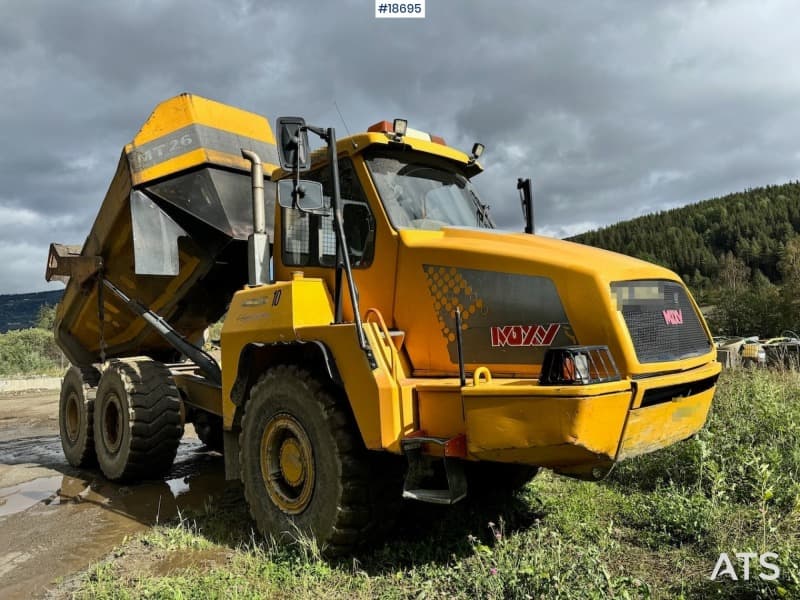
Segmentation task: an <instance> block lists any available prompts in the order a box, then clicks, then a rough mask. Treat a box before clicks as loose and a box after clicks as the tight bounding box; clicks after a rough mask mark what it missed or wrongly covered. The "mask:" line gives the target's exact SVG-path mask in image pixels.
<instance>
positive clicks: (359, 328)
mask: <svg viewBox="0 0 800 600" xmlns="http://www.w3.org/2000/svg"><path fill="white" fill-rule="evenodd" d="M311 131H313V132H314V133H317V132H316V131H314V129H311ZM325 136H326V137H327V140H326V141H327V142H328V158H329V160H330V164H331V180H332V183H333V194H332V197H331V204H332V205H333V206H332V208H333V226H334V228H335V229H336V294H335V297H336V312H335V319H336V322H337V323H340V322H341V321H342V294H341V291H340V290H341V286H342V267H344V275H345V277H346V279H347V287H348V291H349V292H350V302H351V304H352V306H353V318H354V320H355V322H356V335H357V336H358V345H359V346H360V348H361V350H363V351H364V354H365V355H366V357H367V361H368V362H369V365H370V368H372V369H375V368H377V366H378V364H377V362H376V360H375V356H374V355H373V353H372V349H371V348H370V347H369V344H368V343H367V336H366V334H365V333H364V324H363V323H362V322H361V311H360V309H359V305H358V290H356V283H355V281H354V279H353V270H352V268H351V266H350V255H349V254H348V252H347V243H346V241H345V235H344V219H343V215H342V198H341V190H340V187H339V157H338V156H337V151H336V130H335V129H334V128H333V127H329V128H328V129H327V130H326V131H325Z"/></svg>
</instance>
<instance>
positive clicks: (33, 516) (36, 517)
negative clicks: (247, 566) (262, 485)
mask: <svg viewBox="0 0 800 600" xmlns="http://www.w3.org/2000/svg"><path fill="white" fill-rule="evenodd" d="M17 423H18V425H19V426H18V427H17V428H16V431H11V430H10V429H9V428H7V424H6V423H3V424H2V425H1V426H0V590H2V592H1V593H0V596H2V597H3V598H4V599H6V598H10V599H16V598H30V597H40V596H42V595H43V594H45V593H46V591H47V589H48V588H52V587H53V585H54V582H55V580H56V579H58V578H60V577H64V576H67V575H70V574H72V573H74V572H76V571H79V570H81V569H84V568H85V567H87V566H88V565H89V564H91V563H93V562H96V561H98V560H100V559H102V558H103V557H104V556H105V555H107V553H108V552H109V551H110V550H112V549H113V548H114V547H115V546H118V545H119V544H121V543H122V542H123V541H124V539H125V538H126V537H127V536H130V535H132V534H134V533H137V532H139V531H142V530H144V529H146V528H147V527H149V526H152V525H154V524H158V523H163V522H165V521H169V520H172V519H174V518H176V517H177V516H178V515H179V514H180V515H191V514H197V513H202V512H205V510H206V509H207V507H210V506H211V505H213V503H214V502H215V499H216V498H218V497H219V496H220V495H221V494H222V493H223V492H224V490H225V477H224V466H223V459H222V456H221V455H219V454H217V453H214V452H211V451H209V450H208V449H207V448H205V446H203V445H202V444H201V442H200V441H199V440H198V439H197V438H196V437H185V438H184V440H183V441H182V442H181V445H180V447H179V450H178V455H177V457H176V459H175V464H174V466H173V468H172V470H171V472H170V474H169V476H168V477H167V479H166V480H162V481H146V482H141V483H136V484H130V485H119V484H115V483H112V482H109V481H107V480H106V479H105V478H104V477H103V476H102V474H101V473H100V472H99V470H97V469H95V470H78V469H73V468H72V467H70V466H69V465H68V464H67V462H66V460H65V459H64V457H63V453H62V450H61V442H60V440H59V437H58V434H57V431H55V430H54V429H53V428H52V425H51V423H47V422H42V421H36V422H34V423H32V424H31V425H30V426H29V425H28V423H24V424H23V423H21V422H19V421H18V422H17ZM55 425H56V427H57V424H55ZM25 434H27V437H23V436H25ZM187 436H193V431H192V430H191V428H190V427H187Z"/></svg>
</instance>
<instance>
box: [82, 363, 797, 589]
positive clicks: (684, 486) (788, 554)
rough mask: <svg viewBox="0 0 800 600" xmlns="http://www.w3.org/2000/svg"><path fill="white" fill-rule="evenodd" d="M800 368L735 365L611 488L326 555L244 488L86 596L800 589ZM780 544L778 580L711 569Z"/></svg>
mask: <svg viewBox="0 0 800 600" xmlns="http://www.w3.org/2000/svg"><path fill="white" fill-rule="evenodd" d="M798 394H800V376H798V375H797V374H796V373H793V372H779V373H776V372H766V371H752V372H745V371H738V372H737V371H728V372H725V373H724V374H723V377H722V379H721V380H720V386H719V390H718V393H717V396H716V400H715V403H714V405H713V408H712V412H711V415H710V417H709V421H708V424H707V426H706V428H705V429H704V430H703V431H702V432H701V433H700V434H699V435H698V436H697V437H696V438H694V439H691V440H687V441H685V442H682V443H680V444H676V445H674V446H672V447H670V448H667V449H665V450H662V451H660V452H656V453H654V454H650V455H647V456H643V457H639V458H636V459H632V460H630V461H627V462H625V463H623V464H622V465H620V468H618V469H617V470H615V471H614V472H613V473H612V475H611V476H610V477H609V478H608V479H607V480H606V481H603V482H601V483H587V482H580V481H574V480H570V479H566V478H562V477H559V476H556V475H553V474H550V473H549V472H545V473H542V474H541V475H540V476H539V477H537V478H536V479H535V480H534V481H533V482H532V483H531V484H529V485H528V487H527V488H526V489H525V490H524V492H523V493H522V494H521V495H519V496H517V497H514V498H510V499H505V500H502V501H501V500H498V501H497V502H495V503H488V502H481V503H477V502H472V503H462V504H461V505H456V506H455V507H451V508H443V507H432V506H426V505H420V504H409V505H408V506H406V507H405V508H404V509H403V511H404V512H403V514H402V515H401V517H400V525H398V527H397V528H396V530H395V533H394V534H393V536H392V539H391V540H390V541H389V542H388V543H386V545H385V546H383V547H380V548H376V549H373V550H371V551H365V552H364V553H363V554H362V555H360V556H356V557H354V558H349V559H346V560H342V561H340V562H326V561H324V560H322V559H321V558H320V555H319V551H318V549H317V548H316V547H315V545H314V543H313V542H312V541H310V540H302V539H301V540H298V542H297V544H296V545H295V546H293V547H280V546H277V545H275V544H272V543H269V542H260V541H258V540H257V538H256V537H255V536H254V535H253V534H252V529H251V528H252V523H251V522H250V520H249V519H248V517H247V513H246V509H245V508H244V503H243V500H242V498H241V492H240V491H239V488H238V487H235V486H230V487H228V488H227V489H226V491H225V493H224V494H222V495H221V496H220V497H219V498H215V499H213V500H209V503H208V504H207V506H206V509H205V510H204V511H203V512H202V513H200V514H194V515H183V516H182V517H181V519H180V520H179V521H178V522H175V523H172V524H168V525H166V526H159V527H156V528H155V529H153V530H151V531H149V532H147V533H146V534H144V535H143V536H140V537H138V538H134V539H133V540H131V541H129V542H128V543H127V544H125V545H124V546H123V547H121V548H120V549H118V550H117V551H116V552H114V553H113V554H112V555H111V556H110V557H109V558H108V559H106V560H105V561H103V562H101V563H99V564H97V565H95V566H94V567H92V568H90V569H89V570H88V571H87V572H85V573H84V574H83V575H81V576H80V577H79V579H78V580H77V582H72V583H71V584H69V585H70V586H71V589H70V592H72V593H74V594H75V595H76V596H77V597H78V598H142V597H144V598H147V597H151V598H155V597H158V598H251V597H270V598H271V597H276V598H375V597H379V598H475V597H478V598H611V597H614V598H681V597H682V598H757V597H763V598H784V597H785V598H791V597H798V596H800V519H799V517H800V508H799V507H798V502H799V501H800V485H798V481H800V450H798V447H797V440H798V439H800V403H798V402H797V401H796V399H797V397H798ZM747 551H752V552H756V553H760V552H764V551H773V552H776V553H777V554H778V556H779V559H778V560H777V561H775V562H777V563H779V564H780V568H781V575H780V578H779V580H777V581H764V580H762V579H760V578H759V577H758V573H760V572H761V569H760V567H759V565H758V561H757V560H755V561H753V564H752V565H751V567H752V570H751V578H750V580H749V581H742V580H739V581H731V580H730V579H729V578H727V577H722V579H721V580H718V581H711V580H710V579H709V577H710V575H711V573H712V571H713V569H714V566H715V564H716V562H717V559H718V557H719V555H720V553H721V552H726V553H728V554H729V555H730V557H731V559H732V561H733V564H734V566H735V567H736V568H737V572H738V573H739V577H740V578H741V577H742V573H743V570H742V567H741V565H740V563H739V561H738V559H737V558H736V556H735V553H736V552H747Z"/></svg>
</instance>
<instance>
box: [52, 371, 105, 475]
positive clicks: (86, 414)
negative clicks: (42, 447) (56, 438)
mask: <svg viewBox="0 0 800 600" xmlns="http://www.w3.org/2000/svg"><path fill="white" fill-rule="evenodd" d="M98 379H99V373H98V372H97V370H96V369H94V368H90V369H85V370H81V369H79V368H78V367H74V366H72V367H70V368H69V369H68V370H67V372H66V373H65V374H64V378H63V379H62V380H61V394H60V397H59V402H58V429H59V433H60V437H61V447H62V448H63V449H64V456H65V457H66V459H67V462H69V464H71V465H72V466H73V467H89V466H93V465H94V464H96V460H97V459H96V457H95V450H94V429H93V415H94V396H95V391H96V387H97V381H98Z"/></svg>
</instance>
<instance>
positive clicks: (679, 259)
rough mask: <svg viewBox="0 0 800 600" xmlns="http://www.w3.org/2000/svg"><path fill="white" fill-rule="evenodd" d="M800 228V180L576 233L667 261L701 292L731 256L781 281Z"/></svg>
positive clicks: (595, 243) (713, 281)
mask: <svg viewBox="0 0 800 600" xmlns="http://www.w3.org/2000/svg"><path fill="white" fill-rule="evenodd" d="M798 233H800V181H796V182H794V183H787V184H785V185H773V186H767V187H763V188H755V189H750V190H746V191H744V192H739V193H736V194H730V195H728V196H723V197H722V198H713V199H711V200H706V201H704V202H699V203H697V204H692V205H689V206H684V207H682V208H675V209H672V210H668V211H664V212H659V213H655V214H652V215H646V216H644V217H639V218H637V219H633V220H631V221H625V222H623V223H618V224H616V225H611V226H610V227H605V228H603V229H599V230H596V231H590V232H587V233H583V234H581V235H578V236H575V237H573V238H571V239H572V240H573V241H576V242H580V243H583V244H589V245H592V246H598V247H600V248H606V249H608V250H614V251H616V252H622V253H623V254H629V255H631V256H637V257H639V258H643V259H645V260H649V261H651V262H657V263H660V264H663V265H665V266H667V267H669V268H670V269H672V270H674V271H676V272H677V273H678V274H680V275H681V276H682V277H683V278H684V280H685V281H686V282H687V283H688V284H689V285H690V286H691V287H692V288H694V289H695V290H696V291H701V290H704V289H707V288H708V287H709V286H711V287H716V285H717V284H719V283H721V282H720V273H721V271H722V270H723V269H724V266H725V264H726V259H727V260H729V259H730V258H738V259H740V260H741V261H742V262H744V264H745V265H746V266H747V267H748V268H749V273H750V276H751V278H752V279H757V278H759V277H760V276H759V273H761V274H763V275H764V276H766V278H767V279H769V280H770V281H771V282H773V283H778V282H780V281H781V272H780V269H779V262H780V260H781V258H782V256H783V253H784V249H785V246H786V242H788V241H789V240H790V239H791V238H793V237H794V236H795V235H797V234H798Z"/></svg>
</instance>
